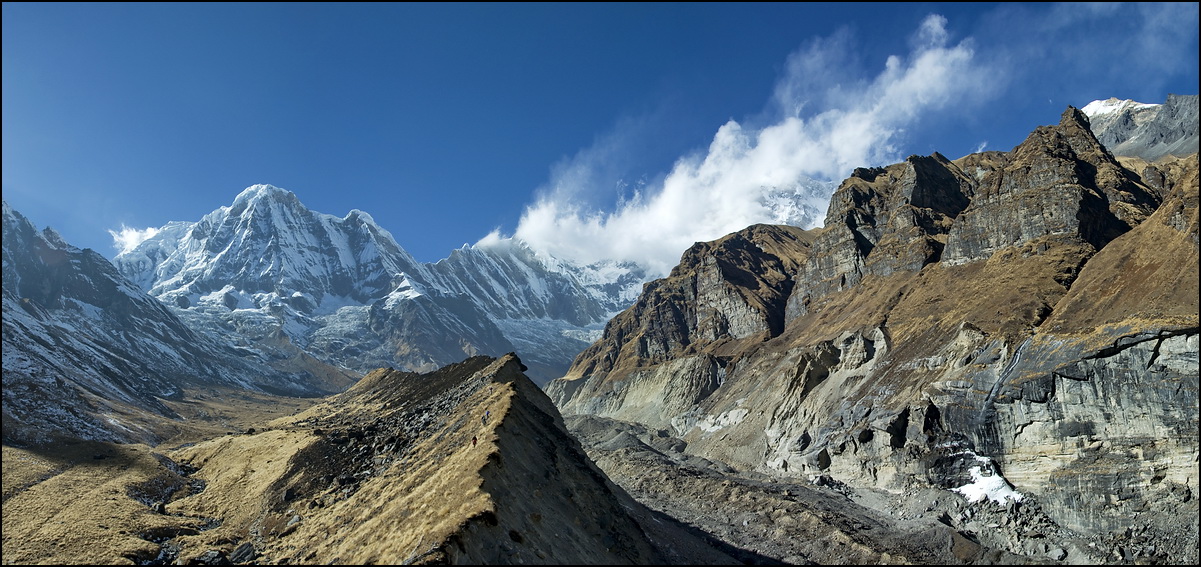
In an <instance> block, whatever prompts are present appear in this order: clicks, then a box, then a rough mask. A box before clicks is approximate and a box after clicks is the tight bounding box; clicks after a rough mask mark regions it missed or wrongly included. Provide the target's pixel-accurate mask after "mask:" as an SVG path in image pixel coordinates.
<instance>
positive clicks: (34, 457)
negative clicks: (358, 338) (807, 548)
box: [4, 355, 732, 564]
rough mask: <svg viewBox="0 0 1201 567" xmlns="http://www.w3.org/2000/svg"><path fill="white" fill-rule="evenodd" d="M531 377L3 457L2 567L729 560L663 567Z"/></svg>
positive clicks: (702, 553) (417, 380)
mask: <svg viewBox="0 0 1201 567" xmlns="http://www.w3.org/2000/svg"><path fill="white" fill-rule="evenodd" d="M523 369H524V367H523V366H522V364H521V362H520V361H519V360H518V359H517V358H516V357H515V356H512V355H509V356H506V357H502V358H500V359H491V358H487V357H476V358H472V359H468V360H467V361H464V362H462V363H459V364H455V365H450V366H448V367H446V368H443V369H441V370H438V371H435V372H432V373H428V374H420V375H419V374H414V373H406V372H397V371H393V370H378V371H376V372H373V373H371V374H369V375H368V376H367V377H365V378H364V379H363V380H362V381H361V382H360V383H359V384H357V385H355V386H354V387H352V388H351V389H350V390H348V391H347V392H345V393H343V394H341V395H338V396H335V397H332V398H329V399H327V400H326V401H324V402H322V403H320V404H317V405H316V406H313V407H311V408H308V409H307V410H304V411H302V412H300V413H297V414H295V415H291V416H286V417H282V418H278V419H275V420H273V421H264V422H261V423H259V424H257V425H255V426H254V427H253V429H252V428H249V427H246V425H247V424H245V423H238V425H239V426H242V427H244V429H242V430H241V431H239V432H237V433H225V434H221V435H218V436H216V437H214V438H210V439H207V440H203V441H200V442H196V443H186V444H184V445H181V446H178V447H176V448H173V449H166V448H164V447H159V448H150V447H146V446H139V445H109V444H98V443H91V444H87V443H75V444H64V445H62V446H61V447H59V448H57V449H56V450H39V451H32V450H27V449H18V448H13V447H5V449H4V473H5V474H4V563H6V564H31V563H105V564H120V563H125V564H129V563H142V562H147V561H156V562H160V563H171V562H189V561H191V562H197V561H203V562H211V561H219V560H224V559H227V558H233V559H234V560H235V561H236V562H247V561H253V562H255V563H292V564H296V563H301V564H329V563H347V564H400V563H444V562H450V563H475V564H478V563H598V564H630V563H640V564H641V563H663V562H666V561H668V560H682V561H685V562H706V563H711V562H724V563H729V562H732V559H731V558H730V557H729V556H727V555H724V554H722V553H721V552H719V551H717V550H715V549H713V548H710V547H709V546H708V544H707V543H706V542H704V541H701V540H699V539H696V538H693V539H694V540H695V541H693V540H689V537H692V536H687V535H686V534H685V535H683V536H681V535H680V534H679V533H673V534H672V535H671V538H672V539H673V541H672V542H671V543H672V544H673V546H674V547H675V548H676V549H681V548H682V549H686V550H689V551H685V552H682V553H677V554H675V555H671V556H665V555H663V554H662V553H660V552H659V551H657V549H656V545H657V544H656V543H655V542H653V541H652V536H648V535H647V533H646V532H644V531H643V529H642V528H641V527H640V526H639V524H638V523H637V522H636V521H635V520H634V519H632V518H631V515H630V512H629V510H635V509H638V508H639V507H638V505H637V504H635V503H634V502H633V501H632V500H631V499H629V497H628V496H627V495H625V493H624V492H622V491H621V490H620V489H619V488H617V487H616V486H615V485H613V484H612V483H610V482H609V481H608V479H607V478H606V477H605V476H604V475H603V473H601V472H600V471H599V469H597V468H596V467H595V465H593V464H592V463H591V461H589V460H588V459H587V457H586V456H585V454H584V452H583V450H582V449H581V447H580V446H579V444H578V442H577V441H576V440H575V439H574V438H572V437H571V436H570V435H569V434H568V433H567V432H566V429H565V427H564V425H563V421H562V418H561V417H560V416H559V414H558V411H557V410H556V409H555V407H554V405H553V404H552V403H551V401H550V400H549V399H548V398H547V397H546V396H545V394H543V393H542V392H541V390H539V389H538V388H537V386H535V385H534V384H533V383H532V382H530V381H529V379H528V378H526V377H525V376H524V374H522V370H523ZM207 401H208V402H215V401H216V400H207ZM192 411H193V412H199V411H200V410H197V409H196V408H192ZM204 413H206V414H207V415H210V416H215V417H216V418H217V419H223V420H229V419H230V418H231V417H232V413H233V408H231V407H230V406H228V405H227V406H226V407H225V410H224V413H221V412H219V411H218V410H217V409H216V408H213V409H210V410H204ZM212 433H213V431H212V430H211V429H210V430H208V431H207V432H204V431H202V432H199V433H197V434H196V435H198V436H203V435H205V434H212ZM473 438H474V440H473ZM101 455H103V456H104V458H99V457H100V456H101ZM93 457H97V458H93ZM660 543H661V542H660Z"/></svg>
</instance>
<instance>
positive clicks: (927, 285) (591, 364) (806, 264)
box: [547, 108, 1198, 561]
mask: <svg viewBox="0 0 1201 567" xmlns="http://www.w3.org/2000/svg"><path fill="white" fill-rule="evenodd" d="M1128 163H1131V164H1132V165H1133V164H1134V162H1128ZM1136 169H1141V171H1138V172H1136V171H1135V170H1132V169H1128V168H1126V167H1124V166H1123V165H1121V163H1119V162H1118V160H1117V159H1116V158H1114V157H1113V155H1112V154H1111V153H1110V152H1109V151H1108V150H1107V149H1106V148H1105V146H1104V145H1102V144H1101V143H1099V142H1098V141H1097V139H1096V138H1095V137H1094V136H1093V134H1092V132H1091V131H1090V129H1089V122H1088V119H1087V118H1086V117H1085V116H1084V115H1083V114H1081V113H1080V112H1079V111H1077V110H1076V109H1073V108H1069V109H1068V110H1067V111H1066V112H1065V113H1064V114H1063V116H1062V119H1061V121H1060V123H1059V124H1058V125H1056V126H1052V127H1045V128H1039V129H1038V130H1036V131H1035V132H1034V133H1032V134H1031V135H1030V137H1029V138H1028V139H1027V140H1026V141H1025V142H1023V143H1022V144H1021V145H1019V146H1018V147H1016V148H1014V150H1013V151H1011V152H1007V153H1000V152H988V153H984V154H976V155H972V156H967V157H965V158H962V159H960V160H955V161H949V160H947V159H945V158H943V157H942V156H939V155H937V154H935V155H932V156H930V157H926V158H921V157H911V158H909V159H908V160H906V162H904V163H901V164H896V165H892V166H888V167H884V168H877V169H871V170H866V169H865V170H858V171H856V172H855V174H854V175H852V177H851V178H849V179H847V180H846V181H844V182H843V184H842V185H841V186H840V187H839V189H838V190H837V192H836V194H835V196H834V197H833V198H832V200H831V204H830V209H829V214H828V216H827V223H826V227H825V228H824V229H821V230H817V231H813V232H809V233H799V234H798V233H796V232H791V231H789V232H788V234H792V235H794V237H793V238H790V239H783V238H780V239H777V240H778V241H779V242H780V243H781V244H782V246H781V247H779V248H777V249H774V250H771V251H768V250H766V247H762V248H764V250H763V251H755V253H754V254H753V255H754V256H756V260H753V261H752V260H749V259H743V260H741V261H740V263H739V264H738V266H737V268H742V269H735V268H733V267H732V268H727V269H724V270H711V271H705V270H701V269H697V268H696V266H703V265H704V262H703V261H698V260H696V259H693V258H691V257H690V254H692V252H691V251H690V253H689V254H686V255H685V257H684V260H683V261H682V263H681V268H679V271H680V272H687V273H689V274H694V275H690V276H689V277H691V278H693V279H691V280H684V281H681V280H680V279H678V274H676V273H675V272H673V277H672V278H668V279H666V280H661V281H659V282H655V283H652V284H648V286H647V288H646V291H645V292H644V294H643V296H642V297H640V298H639V300H638V302H637V303H636V304H635V306H634V307H633V308H631V309H630V310H628V311H627V312H625V313H623V314H622V315H621V316H619V317H618V318H615V319H614V321H613V322H611V323H610V324H609V326H608V327H606V330H605V334H604V336H603V337H602V339H601V340H600V341H599V342H598V343H596V344H594V345H593V346H592V347H590V348H589V349H588V350H587V351H585V352H584V353H583V354H581V356H580V357H579V358H577V359H576V362H575V364H574V365H573V367H572V369H571V371H569V373H568V374H567V376H565V377H564V378H563V379H561V380H557V381H555V382H553V383H551V384H550V385H548V386H547V392H548V393H549V394H550V395H551V396H552V398H553V399H555V400H556V403H557V404H559V406H560V407H561V408H562V409H563V411H564V412H565V414H595V415H600V416H604V417H611V418H616V419H621V420H627V421H634V422H640V423H643V424H645V425H647V426H649V427H652V428H662V429H666V430H669V431H672V432H674V434H675V435H676V436H678V437H680V439H681V440H682V441H683V442H685V443H686V444H687V448H686V451H687V452H688V453H690V454H694V455H698V456H702V457H705V458H710V459H715V460H719V461H722V462H726V463H728V464H730V465H732V466H734V467H735V468H738V469H742V470H752V471H760V472H765V473H769V474H771V475H773V476H784V477H789V476H799V477H808V476H812V475H828V476H830V477H832V478H834V479H837V480H839V481H841V482H846V483H849V484H851V485H854V486H861V487H874V488H880V489H886V490H890V491H894V492H902V491H905V490H912V489H913V488H914V487H915V486H936V487H941V488H944V489H948V490H957V491H960V492H961V493H963V494H965V495H969V494H975V492H974V491H977V490H980V491H981V492H980V494H985V493H986V492H984V488H983V487H985V486H988V485H991V486H992V487H993V489H992V491H990V492H987V495H988V496H989V497H995V499H996V500H997V501H999V502H1014V501H1016V500H1017V499H1018V498H1025V500H1024V501H1025V502H1027V503H1029V502H1038V503H1041V505H1042V509H1043V510H1045V511H1046V513H1047V514H1048V515H1049V516H1050V517H1051V518H1053V519H1054V521H1055V522H1057V523H1059V524H1060V525H1061V526H1064V527H1067V528H1070V529H1074V530H1080V531H1082V532H1086V533H1108V532H1121V531H1122V530H1126V529H1127V528H1131V527H1132V526H1135V525H1137V527H1138V528H1139V529H1140V530H1146V532H1147V533H1148V534H1149V535H1147V538H1148V539H1147V540H1148V541H1154V542H1156V543H1155V544H1154V545H1152V546H1151V548H1149V549H1150V551H1147V549H1148V548H1147V547H1146V546H1144V547H1141V548H1139V549H1141V550H1143V551H1139V552H1137V553H1149V554H1151V555H1154V556H1156V557H1160V558H1161V559H1163V558H1175V559H1174V560H1177V561H1179V560H1181V559H1180V557H1185V558H1193V559H1195V558H1196V541H1197V531H1196V517H1197V501H1196V499H1195V495H1196V493H1197V484H1196V483H1197V481H1196V467H1197V459H1198V448H1197V447H1198V426H1197V423H1198V409H1197V399H1198V370H1197V364H1198V363H1197V349H1198V346H1197V340H1198V338H1197V337H1198V330H1197V329H1198V300H1197V295H1198V278H1197V273H1198V265H1197V256H1198V228H1197V220H1196V217H1197V212H1196V211H1197V192H1198V189H1197V186H1198V183H1197V160H1196V156H1195V155H1194V156H1190V157H1188V158H1182V159H1178V160H1174V161H1172V160H1169V161H1166V162H1162V163H1158V164H1156V165H1150V164H1147V163H1146V162H1145V161H1140V162H1139V163H1138V164H1137V168H1136ZM755 230H757V231H759V232H760V233H770V232H772V231H774V230H784V229H772V228H768V227H756V228H755ZM736 238H752V237H751V236H750V235H748V234H744V233H739V234H738V235H735V236H734V237H731V239H730V240H734V239H736ZM726 242H727V241H718V242H714V243H711V244H709V245H707V246H702V247H697V248H694V250H701V249H710V250H712V249H721V248H722V247H723V246H728V244H726ZM743 250H752V249H751V248H747V247H744V248H743ZM726 257H731V256H730V255H729V254H727V256H726ZM784 258H790V259H791V261H787V262H786V261H784ZM756 262H758V263H760V264H762V263H772V265H777V266H780V268H779V269H778V273H779V276H778V277H779V280H778V281H775V283H773V284H771V285H767V284H764V285H760V284H758V283H755V282H757V281H758V279H757V278H756V277H755V276H754V274H758V273H759V272H758V270H760V269H761V268H760V267H759V266H758V265H757V264H756ZM748 274H751V275H748ZM673 278H675V279H673ZM747 282H751V283H750V285H747ZM702 289H727V290H750V289H764V290H770V291H769V292H768V293H767V294H766V295H765V296H764V299H763V301H761V302H759V303H753V302H749V301H743V302H729V301H727V302H725V303H721V302H710V303H709V304H710V305H712V306H714V307H715V309H716V310H717V311H718V312H720V314H715V315H712V316H710V317H709V319H710V320H737V321H741V320H746V319H747V314H748V313H755V314H756V320H758V321H764V322H765V323H762V324H760V325H758V326H757V327H754V328H756V329H759V331H758V332H757V333H751V334H746V333H743V334H736V333H734V332H731V331H730V330H726V331H725V332H723V333H718V334H715V335H714V334H710V335H706V334H704V333H703V332H702V325H701V324H700V321H701V320H702V319H701V318H700V317H699V316H697V315H696V314H697V313H699V312H700V310H701V305H702V304H703V302H702V301H701V300H700V299H699V297H698V295H699V290H702ZM667 290H671V293H667ZM781 293H783V294H784V300H783V301H780V294H781ZM729 296H730V294H727V297H729ZM744 305H754V307H752V308H749V309H748V308H747V307H744ZM774 320H780V321H783V326H782V327H778V326H777V327H773V326H772V324H771V323H767V322H768V321H774ZM733 328H738V327H736V326H735V327H729V329H733ZM700 337H703V340H701V339H700ZM981 497H983V496H981ZM949 521H950V522H951V523H952V524H954V525H956V526H957V527H963V526H966V525H967V520H966V519H964V518H961V517H956V516H954V515H952V516H951V519H950V520H949ZM1014 537H1015V538H1017V539H1014V540H1013V541H1010V542H1009V543H1008V544H1006V545H1009V546H1010V551H1014V552H1017V553H1027V554H1028V553H1029V552H1030V551H1029V550H1030V549H1033V548H1032V547H1030V548H1027V547H1024V546H1025V544H1024V543H1022V541H1019V540H1020V537H1019V536H1014ZM1155 545H1157V546H1158V547H1155ZM1130 553H1136V552H1133V551H1131V552H1130ZM1173 553H1180V554H1183V555H1178V556H1177V555H1173ZM1131 558H1133V555H1132V556H1131Z"/></svg>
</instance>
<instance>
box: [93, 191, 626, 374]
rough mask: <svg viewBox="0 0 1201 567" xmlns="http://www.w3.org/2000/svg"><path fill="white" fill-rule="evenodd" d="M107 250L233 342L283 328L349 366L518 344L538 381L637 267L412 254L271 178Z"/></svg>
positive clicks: (501, 246) (476, 254) (566, 360)
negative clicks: (307, 202) (200, 214)
mask: <svg viewBox="0 0 1201 567" xmlns="http://www.w3.org/2000/svg"><path fill="white" fill-rule="evenodd" d="M114 263H115V264H116V265H117V266H118V268H119V269H120V271H121V273H122V274H124V275H125V276H126V277H128V278H129V279H130V280H132V281H134V282H137V283H138V284H139V285H140V286H141V287H142V288H143V289H145V290H146V291H147V292H148V293H149V294H150V295H152V296H154V297H157V298H158V299H160V300H161V301H162V302H164V303H165V304H167V305H169V306H171V307H172V308H173V309H175V310H176V311H177V312H178V313H179V314H180V315H181V316H182V317H183V318H184V319H185V320H186V321H187V322H188V323H189V324H191V325H193V326H194V327H196V328H199V329H208V330H210V331H213V332H222V333H224V334H226V335H227V336H229V337H230V338H231V339H232V341H233V342H234V343H235V344H237V345H238V346H242V347H248V348H255V349H260V350H264V351H266V352H271V351H272V350H273V349H274V348H275V344H276V343H277V342H278V341H279V340H280V338H281V337H286V339H287V340H286V342H287V343H291V344H295V345H297V346H299V347H300V348H303V349H304V350H305V351H307V352H308V353H310V354H312V355H313V356H316V357H317V358H319V359H321V360H324V361H326V362H329V363H331V364H335V365H339V366H343V367H346V368H349V369H352V370H355V371H358V372H366V371H369V370H372V369H375V368H379V367H395V368H401V369H406V370H415V371H428V370H432V369H435V368H438V367H440V366H442V365H445V364H448V363H451V362H457V361H459V360H462V359H463V358H465V357H467V356H474V355H477V354H488V355H493V356H498V355H502V354H505V353H507V352H512V351H517V352H519V353H520V354H521V355H522V357H523V360H526V361H527V364H528V365H529V366H530V368H531V370H530V372H531V374H532V375H534V376H537V377H538V378H539V379H541V380H543V381H545V380H549V379H551V378H554V377H556V376H557V375H558V373H561V372H562V371H563V370H565V369H566V367H567V365H568V364H570V362H571V359H572V358H573V357H574V356H575V355H576V354H577V353H578V352H579V351H580V350H583V348H584V347H586V346H587V345H588V343H589V342H590V339H591V338H593V337H594V336H595V335H597V334H599V330H600V328H601V326H602V325H603V324H604V322H605V321H607V320H608V318H609V316H611V315H612V313H614V312H616V311H618V310H620V309H622V308H624V307H625V302H626V301H627V300H628V299H627V298H628V297H632V296H633V295H634V294H636V293H637V290H633V291H631V290H630V289H629V288H633V287H638V286H640V285H641V283H642V279H643V278H644V277H645V275H644V274H643V272H642V271H641V270H639V269H638V268H637V267H636V266H621V265H606V266H599V265H598V266H591V267H585V268H579V267H576V266H573V265H571V264H570V263H567V262H556V261H554V260H553V259H548V258H545V257H544V256H540V255H539V254H537V253H535V252H534V251H533V250H531V249H530V248H529V247H528V246H525V245H524V243H522V242H520V241H517V240H511V239H506V240H499V241H496V242H493V243H490V244H489V245H479V246H472V247H466V246H465V247H463V248H461V249H459V250H455V251H454V252H452V253H451V255H450V256H449V257H448V258H446V259H443V260H441V261H439V262H437V263H433V264H423V263H420V262H417V261H416V260H415V259H414V258H413V257H412V256H410V255H409V254H408V253H407V252H405V250H404V249H403V248H401V246H400V245H399V244H397V242H396V241H395V239H394V238H393V237H392V235H391V234H389V233H388V232H387V231H386V230H384V229H383V228H381V227H380V226H379V225H378V224H376V223H375V221H374V220H373V219H372V218H371V216H370V215H368V214H367V213H364V212H362V211H351V212H350V213H349V214H348V215H346V216H345V217H343V218H338V217H335V216H333V215H327V214H323V213H318V212H314V211H311V210H309V209H307V208H306V207H305V206H304V205H302V204H301V203H300V201H299V199H297V197H296V195H295V194H293V193H291V192H289V191H286V190H283V189H279V188H277V187H272V186H270V185H255V186H252V187H250V188H247V189H246V190H245V191H243V192H242V193H241V194H239V195H238V196H237V198H235V199H234V202H233V204H232V205H230V206H228V207H221V208H219V209H217V210H215V211H213V212H212V213H210V214H208V215H206V216H205V217H204V218H203V219H201V220H200V221H199V222H196V223H171V224H168V225H166V226H164V227H163V228H162V229H160V230H159V232H158V233H157V234H156V235H155V236H153V237H151V238H150V239H148V240H146V241H145V242H143V243H141V244H140V245H139V246H137V247H135V248H134V249H132V250H129V251H127V252H124V253H122V254H120V255H118V256H117V258H116V259H115V260H114ZM229 331H233V333H230V332H229Z"/></svg>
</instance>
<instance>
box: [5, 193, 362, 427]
mask: <svg viewBox="0 0 1201 567" xmlns="http://www.w3.org/2000/svg"><path fill="white" fill-rule="evenodd" d="M3 223H4V227H3V230H4V241H3V257H4V298H3V310H4V323H3V325H4V338H3V343H4V345H3V346H4V355H3V356H4V420H5V421H4V424H5V436H6V438H9V437H10V436H11V435H17V436H18V437H28V436H29V435H35V436H36V435H39V434H42V433H44V432H45V431H49V430H54V431H60V432H61V431H66V432H70V433H72V434H75V435H78V436H81V437H85V438H99V439H125V440H134V439H137V440H146V439H147V438H148V437H147V436H148V435H149V433H148V432H147V431H143V430H139V426H138V425H137V424H136V423H134V422H133V421H136V420H133V421H131V420H126V419H124V418H123V417H122V415H123V414H124V415H129V414H131V413H132V414H136V413H137V412H138V411H145V410H148V411H151V412H155V413H157V414H159V415H162V416H173V415H174V414H173V412H172V411H171V410H170V409H169V408H168V407H167V406H166V405H164V404H163V402H162V401H161V399H170V398H175V397H178V396H179V395H180V394H181V391H182V389H183V388H185V387H190V386H191V387H194V386H198V385H226V386H234V387H239V388H249V389H256V390H267V391H275V392H281V393H288V394H294V395H295V394H300V395H304V394H324V393H328V392H332V391H337V390H340V389H341V388H344V387H345V386H346V385H347V384H348V383H349V381H348V378H349V376H346V377H344V378H343V379H342V380H340V381H338V382H337V383H327V382H323V381H322V380H321V379H318V378H316V376H314V375H309V374H306V373H305V372H303V370H301V369H300V368H298V367H291V368H287V366H288V365H287V364H285V362H286V360H287V357H283V358H281V359H279V360H275V361H267V360H263V359H261V358H260V357H259V355H257V354H255V353H253V352H250V351H245V350H235V349H233V348H230V347H229V346H227V345H222V344H218V343H217V342H215V341H212V340H210V339H209V338H208V337H206V336H204V335H203V334H198V333H196V332H194V331H193V330H192V329H190V328H189V327H188V326H187V325H185V324H184V323H183V322H182V321H181V320H180V319H179V318H178V317H177V316H176V315H175V314H174V313H172V311H171V310H170V309H168V308H167V307H166V306H164V305H163V304H162V303H161V302H159V301H157V300H156V299H155V298H153V297H150V296H149V295H147V294H146V293H144V292H143V291H142V290H141V289H139V288H138V287H137V286H136V285H134V283H132V282H130V281H129V280H127V279H126V278H124V277H122V276H121V275H120V274H119V273H118V272H117V270H116V268H114V266H113V265H112V264H110V263H109V261H108V260H106V259H104V257H102V256H100V255H99V254H97V253H96V252H93V251H92V250H80V249H79V248H75V247H73V246H71V245H70V244H68V243H66V242H64V241H63V239H62V238H61V237H60V236H59V235H58V233H56V232H55V231H54V230H52V229H49V228H47V229H45V230H44V231H38V230H37V229H36V228H35V227H34V226H33V224H32V223H30V222H29V220H28V219H26V218H25V217H24V216H22V215H21V214H20V213H18V212H17V211H15V210H13V209H12V208H11V207H9V206H8V204H7V203H4V205H3ZM312 362H313V363H314V364H316V362H315V361H312ZM270 363H276V367H274V368H273V367H272V366H271V365H270ZM318 366H319V365H318ZM323 374H325V373H324V372H323Z"/></svg>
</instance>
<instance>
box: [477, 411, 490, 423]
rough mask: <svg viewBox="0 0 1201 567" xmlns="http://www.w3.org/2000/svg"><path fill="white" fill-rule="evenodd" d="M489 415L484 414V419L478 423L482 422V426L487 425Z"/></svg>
mask: <svg viewBox="0 0 1201 567" xmlns="http://www.w3.org/2000/svg"><path fill="white" fill-rule="evenodd" d="M490 413H491V412H487V411H486V412H484V417H481V418H480V421H482V422H483V423H484V425H488V414H490Z"/></svg>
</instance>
